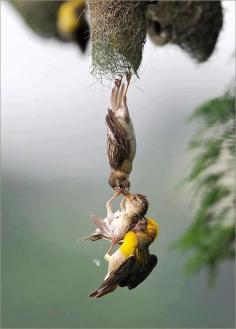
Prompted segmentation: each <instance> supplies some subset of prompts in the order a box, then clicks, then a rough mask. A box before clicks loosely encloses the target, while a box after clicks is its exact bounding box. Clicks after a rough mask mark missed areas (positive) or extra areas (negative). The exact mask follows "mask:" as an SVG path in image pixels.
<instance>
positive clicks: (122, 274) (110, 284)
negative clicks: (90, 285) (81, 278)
mask: <svg viewBox="0 0 236 329" xmlns="http://www.w3.org/2000/svg"><path fill="white" fill-rule="evenodd" d="M135 262H136V260H135V256H131V257H129V258H128V259H127V260H126V261H125V262H124V263H123V264H121V265H120V267H119V268H118V269H117V270H115V271H113V272H111V274H110V275H109V277H108V278H107V279H106V280H105V281H104V282H103V283H102V284H101V285H100V287H99V288H98V289H97V290H95V291H94V292H92V293H91V294H90V295H89V297H94V298H99V297H102V296H104V295H107V294H109V293H111V292H112V291H114V290H115V289H116V288H117V287H118V286H119V284H120V282H122V281H124V280H125V279H126V278H127V277H129V276H130V275H132V274H133V270H134V264H135Z"/></svg>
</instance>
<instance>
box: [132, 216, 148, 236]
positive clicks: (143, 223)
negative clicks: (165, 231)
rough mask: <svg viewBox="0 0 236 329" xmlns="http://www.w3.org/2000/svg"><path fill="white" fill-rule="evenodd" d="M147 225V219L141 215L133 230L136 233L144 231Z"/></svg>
mask: <svg viewBox="0 0 236 329" xmlns="http://www.w3.org/2000/svg"><path fill="white" fill-rule="evenodd" d="M147 225H148V222H147V219H146V218H145V217H141V218H140V219H139V220H138V221H137V223H136V224H135V226H134V228H133V231H134V232H136V233H138V232H142V231H146V229H147Z"/></svg>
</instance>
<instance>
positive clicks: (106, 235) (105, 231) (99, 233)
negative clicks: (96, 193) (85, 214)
mask: <svg viewBox="0 0 236 329" xmlns="http://www.w3.org/2000/svg"><path fill="white" fill-rule="evenodd" d="M91 219H92V221H93V222H94V224H95V225H96V226H97V229H96V231H95V232H94V233H93V234H91V235H89V236H85V237H82V238H81V239H80V240H90V241H97V240H100V239H105V240H112V239H113V236H112V231H111V227H110V225H109V224H108V223H107V222H105V221H104V220H103V219H102V218H100V217H98V216H96V215H91Z"/></svg>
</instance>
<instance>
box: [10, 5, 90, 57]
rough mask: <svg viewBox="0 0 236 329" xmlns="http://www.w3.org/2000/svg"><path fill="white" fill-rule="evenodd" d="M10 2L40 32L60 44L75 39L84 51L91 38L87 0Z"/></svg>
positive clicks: (33, 29) (31, 26) (35, 31)
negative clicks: (87, 16)
mask: <svg viewBox="0 0 236 329" xmlns="http://www.w3.org/2000/svg"><path fill="white" fill-rule="evenodd" d="M9 3H10V4H11V5H12V6H13V7H14V8H15V9H16V11H17V12H18V14H19V15H20V16H21V17H22V19H23V20H24V21H25V23H26V24H27V26H28V27H29V28H30V29H31V30H32V31H33V32H34V33H36V34H37V35H39V36H41V37H42V38H46V39H55V40H57V41H59V42H61V44H63V43H65V42H71V43H75V44H77V45H78V46H79V48H80V50H81V51H82V52H83V53H84V52H85V50H86V48H87V45H88V42H89V30H90V28H89V23H88V21H87V18H86V11H87V7H86V0H68V1H22V0H12V1H9Z"/></svg>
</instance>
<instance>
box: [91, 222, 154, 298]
mask: <svg viewBox="0 0 236 329" xmlns="http://www.w3.org/2000/svg"><path fill="white" fill-rule="evenodd" d="M158 232H159V226H158V224H157V223H156V222H155V220H154V219H151V218H148V219H145V218H143V219H141V220H140V221H138V223H137V224H136V225H135V227H134V228H133V230H132V231H129V232H128V233H127V234H126V235H125V238H124V241H123V243H122V245H121V246H120V248H119V249H118V250H117V251H116V252H115V253H114V254H113V255H109V254H108V253H107V254H106V255H105V259H106V260H107V261H108V262H109V266H108V273H107V275H106V277H105V280H104V282H103V283H102V284H101V286H100V287H99V288H98V289H97V290H95V291H94V292H92V293H91V294H90V295H89V297H94V298H100V297H102V296H104V295H107V294H109V293H111V292H113V291H114V290H115V289H117V288H118V287H119V286H120V287H125V286H127V287H128V289H134V288H135V287H137V286H138V285H139V284H140V283H141V282H143V281H144V280H145V279H146V278H147V277H148V276H149V274H150V273H151V272H152V270H153V269H154V267H155V266H156V264H157V257H156V256H155V255H151V254H150V252H149V246H150V244H151V243H152V242H153V241H154V239H155V238H156V236H157V234H158Z"/></svg>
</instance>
